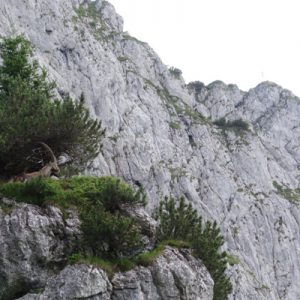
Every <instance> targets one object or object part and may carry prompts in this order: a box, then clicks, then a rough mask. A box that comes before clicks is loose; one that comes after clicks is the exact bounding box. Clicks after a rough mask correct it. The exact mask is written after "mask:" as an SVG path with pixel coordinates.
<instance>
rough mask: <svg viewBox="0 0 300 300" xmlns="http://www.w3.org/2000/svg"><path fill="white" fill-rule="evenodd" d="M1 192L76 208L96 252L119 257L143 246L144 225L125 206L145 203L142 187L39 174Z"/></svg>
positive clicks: (28, 200) (31, 201) (110, 179)
mask: <svg viewBox="0 0 300 300" xmlns="http://www.w3.org/2000/svg"><path fill="white" fill-rule="evenodd" d="M0 193H1V194H2V195H4V196H6V197H9V198H14V199H15V200H16V201H17V202H25V203H29V204H35V205H40V206H44V205H46V204H52V205H56V206H58V207H60V208H62V209H63V211H64V210H65V209H66V208H70V207H74V208H76V209H77V211H78V212H79V215H80V219H81V221H82V225H81V230H82V232H83V236H84V246H85V247H88V248H89V249H91V250H92V251H93V254H94V255H95V256H100V257H106V258H108V257H110V258H116V257H119V256H124V255H126V254H128V253H130V252H131V251H134V250H135V249H137V248H139V247H140V228H139V226H138V225H137V223H136V220H134V219H133V218H131V217H128V216H126V215H125V214H124V212H123V210H122V206H123V205H131V206H136V205H143V206H144V205H145V204H146V198H145V193H144V191H143V189H142V188H140V189H138V190H137V191H135V190H133V189H132V188H131V187H130V186H129V185H127V184H126V183H124V182H122V181H121V180H120V179H118V178H114V177H100V178H98V177H86V176H78V177H72V178H69V179H62V180H52V179H43V178H36V179H34V180H31V181H29V182H27V183H20V182H15V183H7V184H3V185H2V186H1V187H0ZM104 245H105V247H104Z"/></svg>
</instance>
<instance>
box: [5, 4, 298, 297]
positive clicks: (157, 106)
mask: <svg viewBox="0 0 300 300" xmlns="http://www.w3.org/2000/svg"><path fill="white" fill-rule="evenodd" d="M83 2H85V3H89V1H79V0H72V1H71V0H66V1H58V0H53V1H46V0H40V1H33V0H26V1H23V0H11V1H6V0H0V34H1V35H2V36H7V35H11V34H14V33H24V34H25V36H26V37H27V38H29V39H30V41H31V43H32V44H33V45H34V56H35V58H37V59H38V61H39V62H40V64H41V65H42V66H45V67H46V68H47V69H48V70H49V73H50V77H51V79H55V80H56V81H57V84H58V86H59V89H60V90H61V91H63V92H64V93H70V94H71V96H77V97H79V95H80V93H81V92H82V91H83V92H84V93H85V96H86V99H87V106H88V107H89V109H90V111H91V113H92V115H93V116H95V117H98V118H100V119H102V121H103V125H104V127H106V128H107V137H106V139H104V140H103V153H102V154H100V155H99V157H98V158H97V159H96V160H95V162H94V164H93V166H92V167H91V168H90V169H89V170H87V171H86V173H87V174H94V175H115V176H119V177H122V178H123V179H124V180H126V181H127V182H130V183H134V182H136V181H139V182H140V183H141V184H142V185H143V186H144V187H145V190H146V192H147V194H148V199H149V206H148V207H149V208H148V209H149V210H153V208H154V207H155V206H156V205H157V204H158V201H159V200H160V199H161V198H162V197H163V196H165V195H173V196H175V197H179V196H181V195H184V196H185V197H186V198H187V199H188V201H190V202H191V203H192V204H193V205H194V206H195V207H196V208H197V209H198V210H199V212H200V213H201V214H202V215H203V216H204V218H205V219H215V220H217V221H218V223H219V224H220V226H221V230H222V233H223V234H224V237H225V241H226V244H225V245H224V247H225V248H226V249H228V250H229V252H231V253H232V254H234V255H235V256H237V257H238V259H239V261H240V263H239V264H237V265H235V266H233V267H232V268H230V270H229V273H230V276H231V279H232V281H233V284H234V289H233V293H232V296H231V298H232V299H265V300H269V299H291V300H293V299H298V298H300V271H299V270H300V255H299V249H300V230H299V224H300V219H299V215H300V208H299V204H298V202H297V201H294V202H293V201H291V199H290V198H289V197H288V195H285V194H284V193H281V194H280V193H279V192H278V190H277V189H276V187H275V186H274V184H273V183H274V181H276V182H277V183H279V184H281V185H282V186H285V187H286V188H290V189H292V190H294V189H296V188H299V186H300V184H299V180H300V173H299V172H300V171H299V170H300V142H299V141H300V139H299V137H300V118H299V115H300V99H299V98H298V97H296V96H295V95H293V94H292V93H291V92H289V91H287V90H285V89H283V88H281V87H280V86H278V85H276V84H274V83H271V82H264V83H262V84H260V85H258V86H257V87H255V88H253V89H251V90H250V91H248V92H245V91H240V90H239V89H238V88H237V87H236V86H234V85H226V84H224V83H222V82H214V83H212V84H210V85H208V86H203V87H201V88H200V90H199V93H196V91H195V90H193V89H191V88H187V86H186V85H185V83H184V81H183V79H182V78H179V79H176V78H174V77H173V76H171V74H170V72H169V70H168V68H167V67H166V66H165V65H164V64H163V63H162V62H161V60H160V59H159V57H158V56H157V55H156V53H155V52H154V51H153V50H152V49H151V48H150V47H149V46H148V45H147V44H146V43H143V42H140V41H138V40H136V39H134V38H132V37H130V36H129V35H128V34H127V33H124V32H122V21H121V19H120V18H119V17H118V16H117V15H116V14H115V13H114V10H113V9H112V8H111V6H109V5H108V6H107V8H106V10H105V7H106V5H107V3H106V2H105V3H104V4H105V5H104V4H103V2H104V1H98V4H97V9H98V8H99V9H100V14H99V18H98V19H97V22H98V23H97V24H98V25H97V26H96V28H95V27H93V26H91V25H90V23H91V21H93V19H91V18H89V17H87V18H81V19H80V18H78V15H77V14H76V12H75V10H74V9H75V8H76V7H77V8H78V5H79V4H80V3H83ZM86 5H87V4H86ZM103 5H104V8H103ZM101 7H102V10H101ZM101 11H102V13H103V14H101ZM103 24H106V26H103ZM49 29H50V30H51V32H49ZM47 30H48V32H47ZM199 113H201V114H202V115H204V116H205V117H206V118H207V119H203V118H201V116H200V115H199ZM221 117H226V118H227V119H228V120H235V119H238V118H242V119H244V120H245V121H247V122H248V123H249V124H250V129H251V130H250V131H249V132H245V133H241V132H238V131H235V130H222V129H220V128H218V127H217V126H214V125H213V124H212V122H211V120H216V119H218V118H221ZM174 123H175V124H177V126H170V125H171V124H173V125H174Z"/></svg>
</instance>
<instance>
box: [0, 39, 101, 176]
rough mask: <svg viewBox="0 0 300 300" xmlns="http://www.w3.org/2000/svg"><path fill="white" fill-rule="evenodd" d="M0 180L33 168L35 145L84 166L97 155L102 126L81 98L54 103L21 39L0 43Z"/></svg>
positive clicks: (42, 73) (44, 73)
mask: <svg viewBox="0 0 300 300" xmlns="http://www.w3.org/2000/svg"><path fill="white" fill-rule="evenodd" d="M0 55H1V58H2V61H3V62H2V65H1V67H0V175H2V176H3V175H10V174H13V173H18V172H22V171H23V170H24V169H25V168H27V169H35V168H36V169H38V168H40V167H41V166H40V165H39V164H40V162H38V161H36V162H33V161H32V160H30V157H31V156H32V150H33V149H34V148H35V146H36V143H37V142H39V141H42V142H44V143H46V144H48V145H49V146H50V147H51V148H52V149H53V151H54V153H55V154H56V155H59V154H61V153H62V152H64V153H66V154H68V155H69V156H70V157H71V158H72V164H73V165H75V166H76V167H84V166H86V165H87V163H88V162H89V161H91V159H93V158H94V157H95V156H96V155H97V154H98V152H99V150H100V140H101V138H102V136H103V135H104V130H102V129H101V122H100V121H98V120H93V119H92V118H91V117H90V114H89V111H88V110H87V109H86V108H85V107H84V97H83V96H82V97H81V98H80V99H79V100H76V101H73V100H72V99H71V98H70V97H66V98H64V99H62V100H58V99H56V98H55V96H54V89H55V83H54V82H49V81H48V80H47V71H46V70H45V69H41V68H40V67H39V66H38V63H37V61H36V60H31V59H30V57H31V47H30V43H29V42H28V41H27V40H26V39H25V38H24V37H23V36H17V37H13V38H5V39H3V41H2V43H1V44H0Z"/></svg>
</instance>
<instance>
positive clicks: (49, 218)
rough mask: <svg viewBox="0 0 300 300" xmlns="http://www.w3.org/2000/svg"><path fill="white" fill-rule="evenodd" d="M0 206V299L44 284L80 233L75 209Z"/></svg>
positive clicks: (57, 269)
mask: <svg viewBox="0 0 300 300" xmlns="http://www.w3.org/2000/svg"><path fill="white" fill-rule="evenodd" d="M4 203H5V204H6V205H5V207H6V210H4V209H3V208H1V206H0V278H1V280H0V299H5V298H9V297H11V296H12V295H15V294H18V292H23V291H26V290H30V289H31V288H35V287H41V286H43V285H45V283H46V280H47V279H48V277H49V276H50V275H53V274H55V273H56V272H58V271H59V269H60V268H61V265H64V264H65V263H66V259H67V257H68V254H69V253H70V252H71V251H72V247H74V244H75V241H76V240H77V239H78V236H80V231H79V226H80V221H79V219H78V217H77V215H76V213H75V212H70V213H69V217H68V218H67V219H66V220H64V219H63V216H62V213H61V211H60V210H59V209H57V208H55V207H52V206H49V207H47V208H45V209H42V208H39V207H37V206H34V205H27V204H15V203H12V202H10V201H8V200H4Z"/></svg>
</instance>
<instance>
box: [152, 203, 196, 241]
mask: <svg viewBox="0 0 300 300" xmlns="http://www.w3.org/2000/svg"><path fill="white" fill-rule="evenodd" d="M177 204H178V205H177ZM154 218H155V219H156V220H159V223H160V226H159V227H158V229H157V239H158V241H160V242H161V241H164V240H175V239H177V240H190V239H191V238H192V235H193V229H194V228H195V226H196V225H197V224H199V223H201V217H199V216H198V214H197V211H196V210H194V209H193V207H192V205H191V204H187V203H186V202H185V200H184V198H182V197H181V198H180V200H179V203H177V201H175V199H173V198H167V197H166V198H165V199H164V200H163V201H161V202H160V204H159V207H158V208H157V210H156V211H155V213H154Z"/></svg>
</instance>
